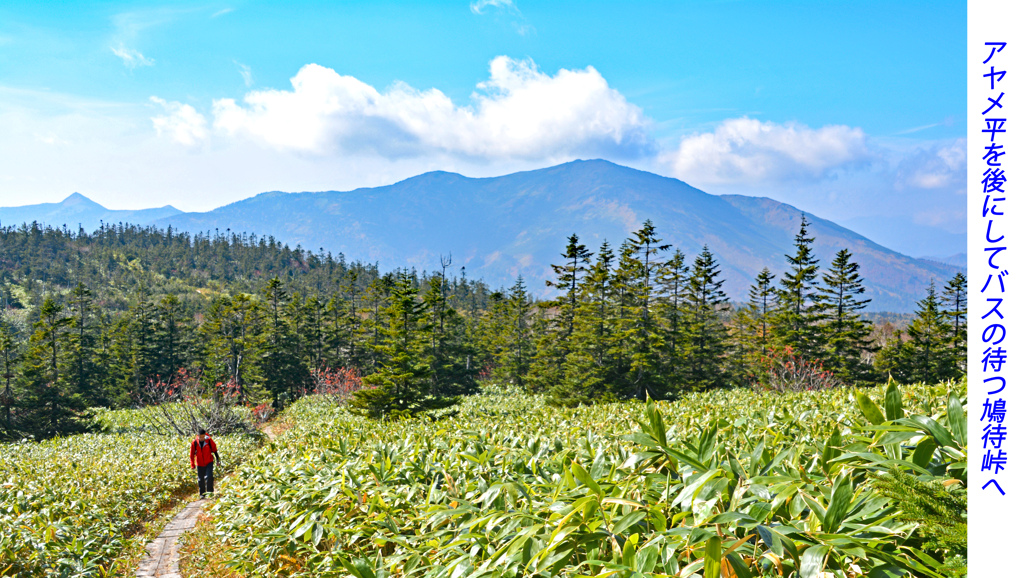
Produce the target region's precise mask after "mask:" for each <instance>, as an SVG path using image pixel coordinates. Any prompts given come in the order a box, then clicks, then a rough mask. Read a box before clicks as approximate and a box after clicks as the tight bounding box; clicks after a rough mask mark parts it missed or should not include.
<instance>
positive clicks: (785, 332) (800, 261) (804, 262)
mask: <svg viewBox="0 0 1024 578" xmlns="http://www.w3.org/2000/svg"><path fill="white" fill-rule="evenodd" d="M809 224H810V223H809V222H808V221H807V217H806V216H801V217H800V230H799V232H798V233H797V234H796V237H795V238H794V240H793V248H794V251H793V255H786V261H787V262H789V264H790V270H789V271H787V272H786V273H785V274H784V275H783V276H782V279H781V280H780V281H779V291H778V297H779V307H778V309H777V310H776V314H775V315H774V318H773V319H772V325H773V326H774V328H775V342H776V343H775V345H776V347H780V348H786V347H790V348H792V349H793V353H794V354H795V355H797V356H799V357H801V358H803V359H804V360H806V361H818V360H820V359H821V356H822V351H821V336H820V334H819V331H818V326H817V323H818V321H819V319H820V308H819V307H818V305H817V300H818V260H817V259H816V258H815V257H814V253H813V250H812V245H813V244H814V237H811V236H810V235H809V234H808V231H807V228H808V225H809Z"/></svg>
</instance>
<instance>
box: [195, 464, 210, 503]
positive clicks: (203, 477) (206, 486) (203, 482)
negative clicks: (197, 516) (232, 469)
mask: <svg viewBox="0 0 1024 578" xmlns="http://www.w3.org/2000/svg"><path fill="white" fill-rule="evenodd" d="M196 474H197V475H198V476H199V495H200V496H202V495H203V494H205V493H206V492H210V493H211V494H212V493H213V462H210V463H208V464H206V465H205V466H199V467H197V468H196Z"/></svg>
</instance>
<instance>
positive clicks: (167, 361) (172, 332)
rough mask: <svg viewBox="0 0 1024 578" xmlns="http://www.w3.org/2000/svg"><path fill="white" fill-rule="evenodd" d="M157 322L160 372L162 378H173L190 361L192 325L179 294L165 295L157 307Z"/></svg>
mask: <svg viewBox="0 0 1024 578" xmlns="http://www.w3.org/2000/svg"><path fill="white" fill-rule="evenodd" d="M156 316H157V323H156V325H155V327H154V330H155V338H156V342H157V350H158V351H159V354H158V358H159V363H158V372H159V376H160V377H161V378H162V379H165V380H167V379H172V378H173V376H174V375H175V374H176V373H177V372H178V370H180V369H184V368H186V367H187V366H188V365H189V364H190V363H189V350H190V348H191V335H190V334H191V325H190V323H189V320H188V317H187V315H186V313H185V307H184V304H183V303H182V302H181V299H179V298H178V296H177V295H175V294H173V293H171V294H168V295H164V297H163V298H162V299H160V302H159V303H158V304H157V307H156Z"/></svg>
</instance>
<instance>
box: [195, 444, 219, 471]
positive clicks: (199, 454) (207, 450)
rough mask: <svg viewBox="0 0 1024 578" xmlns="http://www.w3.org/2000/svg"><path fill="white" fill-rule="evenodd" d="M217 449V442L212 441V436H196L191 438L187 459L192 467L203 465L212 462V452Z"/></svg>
mask: <svg viewBox="0 0 1024 578" xmlns="http://www.w3.org/2000/svg"><path fill="white" fill-rule="evenodd" d="M216 451H217V443H216V442H214V441H213V438H212V437H210V436H206V439H200V438H199V437H198V436H196V439H194V440H192V448H191V449H190V450H189V452H188V458H189V461H191V462H192V467H193V468H194V467H197V466H198V467H200V468H201V467H203V466H205V465H207V464H210V463H213V454H214V453H215V452H216Z"/></svg>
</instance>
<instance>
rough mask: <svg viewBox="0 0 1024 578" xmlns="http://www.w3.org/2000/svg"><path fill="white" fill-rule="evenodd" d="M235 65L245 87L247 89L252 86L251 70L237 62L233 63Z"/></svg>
mask: <svg viewBox="0 0 1024 578" xmlns="http://www.w3.org/2000/svg"><path fill="white" fill-rule="evenodd" d="M235 65H236V66H238V73H239V74H241V75H242V80H243V81H245V87H246V88H249V87H250V86H252V68H250V67H249V66H248V65H246V64H242V63H241V62H238V61H235Z"/></svg>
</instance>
